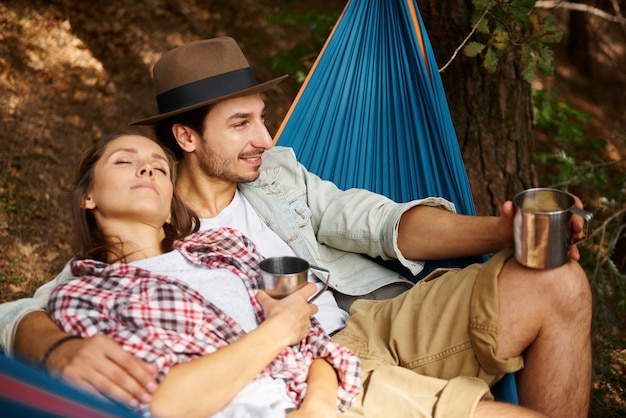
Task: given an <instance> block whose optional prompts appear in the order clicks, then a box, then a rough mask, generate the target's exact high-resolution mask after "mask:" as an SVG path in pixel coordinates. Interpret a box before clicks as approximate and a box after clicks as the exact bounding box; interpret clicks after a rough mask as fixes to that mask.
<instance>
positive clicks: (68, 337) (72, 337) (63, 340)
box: [40, 335, 83, 368]
mask: <svg viewBox="0 0 626 418" xmlns="http://www.w3.org/2000/svg"><path fill="white" fill-rule="evenodd" d="M76 339H81V340H82V339H83V337H81V336H79V335H66V336H65V337H62V338H59V339H58V340H56V341H55V342H54V343H52V345H51V346H50V347H48V349H47V350H46V354H44V355H43V358H42V359H41V363H40V364H41V367H43V368H46V363H47V362H48V358H49V357H50V354H52V352H53V351H54V350H56V349H57V348H59V347H60V346H61V345H62V344H64V343H66V342H68V341H69V340H76Z"/></svg>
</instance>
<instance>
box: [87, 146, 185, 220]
mask: <svg viewBox="0 0 626 418" xmlns="http://www.w3.org/2000/svg"><path fill="white" fill-rule="evenodd" d="M170 171H171V168H170V165H169V162H168V159H167V157H166V155H165V153H164V152H163V150H162V149H161V147H160V146H159V145H158V144H156V143H155V142H154V141H152V140H150V139H148V138H146V137H143V136H140V135H123V136H121V137H119V138H117V139H115V140H113V141H111V142H110V143H109V144H108V145H107V146H106V148H105V149H104V153H103V154H102V157H101V158H100V160H99V161H98V162H97V163H96V165H95V167H94V182H93V187H92V189H91V190H90V191H89V192H88V193H87V195H86V196H85V198H84V200H83V207H84V208H85V209H89V210H92V211H93V214H94V216H95V218H96V221H97V222H98V224H99V225H100V227H101V228H103V230H106V228H107V226H111V227H114V226H115V225H116V224H120V223H125V222H128V221H131V222H140V223H145V224H149V225H152V226H154V227H155V228H161V227H162V226H163V224H164V223H165V222H166V221H167V220H168V218H169V216H170V210H171V203H172V194H173V184H172V180H171V173H170Z"/></svg>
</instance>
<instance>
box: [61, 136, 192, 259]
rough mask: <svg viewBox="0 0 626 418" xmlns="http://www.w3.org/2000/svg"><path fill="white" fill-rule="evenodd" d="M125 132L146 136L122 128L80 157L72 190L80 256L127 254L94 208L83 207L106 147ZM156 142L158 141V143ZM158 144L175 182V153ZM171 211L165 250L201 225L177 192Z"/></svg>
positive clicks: (108, 256) (99, 257)
mask: <svg viewBox="0 0 626 418" xmlns="http://www.w3.org/2000/svg"><path fill="white" fill-rule="evenodd" d="M125 135H140V136H144V137H145V135H143V134H140V133H136V132H131V131H120V132H116V133H113V134H110V135H107V136H105V137H103V138H102V139H100V140H99V141H98V142H96V143H95V144H93V145H92V146H90V147H89V148H87V150H86V151H85V152H84V153H83V156H82V158H81V160H80V164H79V166H78V174H77V176H76V181H75V182H74V187H73V191H72V217H73V220H74V230H75V233H76V238H77V240H78V243H77V244H78V250H77V257H78V258H91V259H94V260H98V261H105V262H112V261H122V262H123V261H124V260H125V258H126V256H127V255H128V254H123V253H122V252H120V251H119V250H118V248H119V243H114V242H112V241H111V239H112V238H111V237H107V236H106V235H104V234H103V233H102V230H101V229H100V227H99V226H98V223H97V222H96V219H95V217H94V216H93V213H92V211H91V210H88V209H85V208H84V206H83V201H84V198H85V196H86V195H87V193H89V192H90V191H91V189H92V188H93V184H94V169H95V166H96V164H97V162H98V161H99V160H100V158H102V155H103V154H104V150H105V149H106V147H107V146H108V145H109V144H110V143H111V142H112V141H114V140H116V139H118V138H120V137H122V136H125ZM146 138H148V139H150V140H152V141H154V139H152V138H150V137H146ZM154 142H155V143H157V144H158V142H156V141H154ZM159 146H160V147H161V149H163V152H164V153H165V156H166V157H167V161H168V165H169V167H170V173H172V174H171V179H172V181H174V171H175V170H174V156H173V155H172V153H171V152H170V151H169V150H168V149H166V148H164V147H163V146H161V145H159ZM171 211H172V219H171V222H170V223H165V224H164V225H163V229H164V231H165V238H164V239H163V241H162V242H161V248H162V249H163V251H169V250H171V248H172V244H173V242H174V241H175V240H177V239H181V238H184V237H186V236H187V235H189V234H191V233H193V232H196V231H197V230H198V228H199V227H200V221H199V219H198V217H197V215H196V214H195V213H194V212H193V211H192V210H191V209H190V208H188V207H187V205H185V204H184V203H183V201H182V200H181V199H180V198H179V197H178V195H177V194H176V192H174V193H173V195H172V205H171ZM116 244H117V245H116Z"/></svg>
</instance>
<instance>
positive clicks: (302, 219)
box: [287, 189, 311, 227]
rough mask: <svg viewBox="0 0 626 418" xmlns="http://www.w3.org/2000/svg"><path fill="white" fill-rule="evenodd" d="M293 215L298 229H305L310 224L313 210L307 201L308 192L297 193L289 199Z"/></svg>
mask: <svg viewBox="0 0 626 418" xmlns="http://www.w3.org/2000/svg"><path fill="white" fill-rule="evenodd" d="M287 202H288V203H289V208H290V209H291V214H292V215H293V218H294V221H295V223H296V225H298V227H303V226H305V225H307V224H308V223H309V220H310V219H311V208H310V207H309V205H308V203H307V200H306V191H305V190H304V189H302V190H298V191H295V192H293V193H291V194H290V195H289V196H288V197H287Z"/></svg>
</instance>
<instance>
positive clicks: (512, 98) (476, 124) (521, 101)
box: [419, 0, 537, 215]
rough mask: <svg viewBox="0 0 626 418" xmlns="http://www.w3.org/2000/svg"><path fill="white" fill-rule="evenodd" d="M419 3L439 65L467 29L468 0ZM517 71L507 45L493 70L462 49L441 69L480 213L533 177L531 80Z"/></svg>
mask: <svg viewBox="0 0 626 418" xmlns="http://www.w3.org/2000/svg"><path fill="white" fill-rule="evenodd" d="M419 7H420V12H421V14H422V18H423V19H424V24H425V25H426V27H427V32H428V35H429V38H430V40H431V44H432V46H433V49H434V51H435V55H436V57H437V61H438V64H439V68H441V67H443V65H444V64H445V63H446V62H448V60H449V59H450V57H452V56H453V54H454V51H455V50H456V49H457V48H458V47H459V46H460V45H461V44H462V43H463V40H464V39H465V38H466V37H467V35H468V34H469V33H470V32H471V29H472V28H471V24H470V13H471V7H472V6H471V0H457V1H449V0H424V1H420V2H419ZM474 36H476V35H474ZM521 72H522V68H521V64H520V59H519V56H518V52H517V50H515V49H514V48H509V50H508V51H506V53H505V54H503V56H502V57H501V58H500V62H499V65H498V69H497V71H496V72H495V73H494V74H488V73H487V71H486V70H485V69H484V68H483V67H482V59H481V58H469V57H466V56H464V55H463V53H462V52H459V53H458V55H457V57H456V58H455V60H454V61H453V62H452V63H451V65H450V66H448V68H447V69H446V70H445V71H444V72H443V74H442V79H443V83H444V87H445V89H446V95H447V99H448V104H449V106H450V111H451V114H452V120H453V122H454V125H455V129H456V132H457V136H458V139H459V144H460V147H461V152H462V155H463V158H464V160H465V166H466V169H467V172H468V176H469V180H470V184H471V187H472V193H473V196H474V202H475V206H476V212H477V213H478V214H482V215H487V214H496V213H499V210H500V208H501V206H502V203H503V202H504V201H506V200H509V199H511V198H512V197H513V196H514V195H515V194H516V193H517V192H519V191H521V190H522V189H524V188H528V187H534V186H536V183H537V180H536V178H537V177H536V173H535V165H534V162H535V143H534V138H533V131H532V117H533V114H532V101H531V100H532V97H531V86H530V85H529V83H528V82H526V81H525V80H524V79H523V78H522V76H521Z"/></svg>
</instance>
